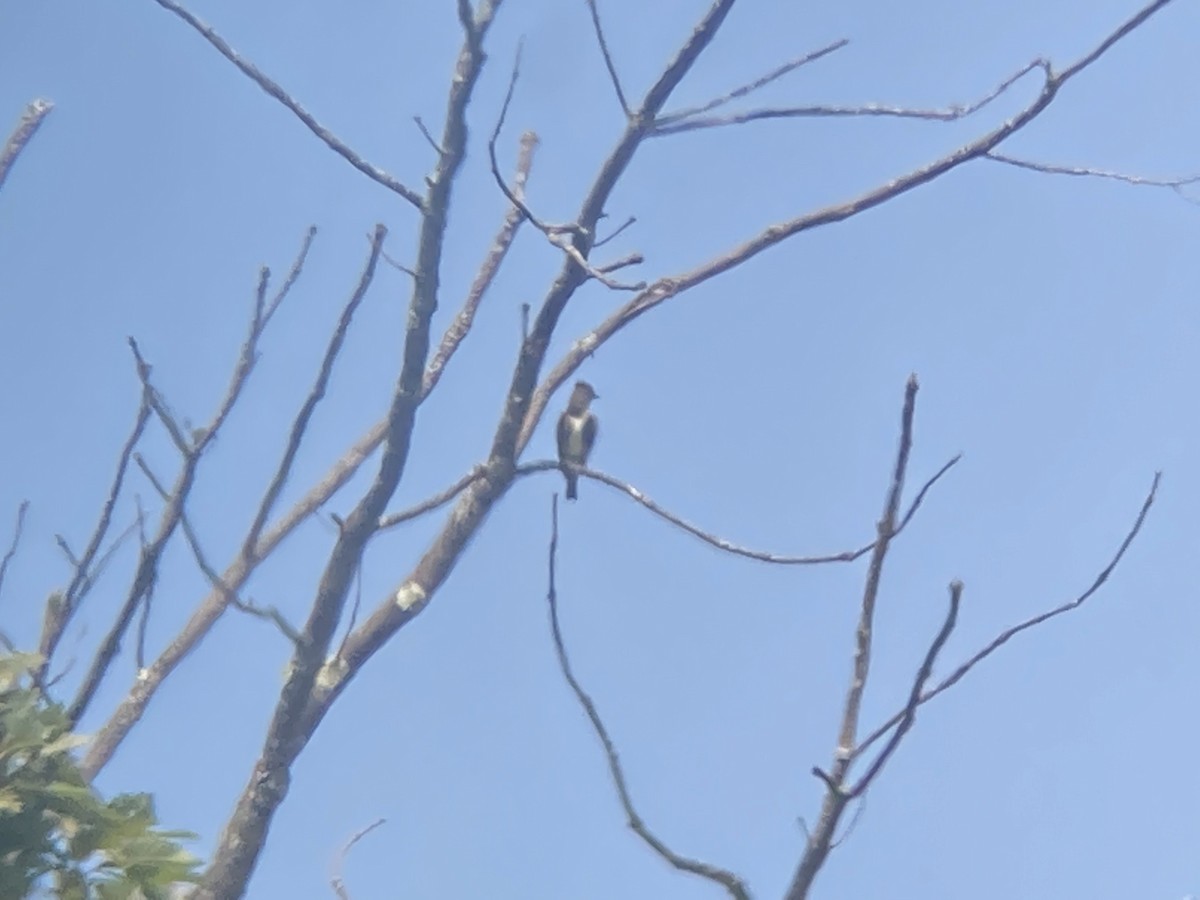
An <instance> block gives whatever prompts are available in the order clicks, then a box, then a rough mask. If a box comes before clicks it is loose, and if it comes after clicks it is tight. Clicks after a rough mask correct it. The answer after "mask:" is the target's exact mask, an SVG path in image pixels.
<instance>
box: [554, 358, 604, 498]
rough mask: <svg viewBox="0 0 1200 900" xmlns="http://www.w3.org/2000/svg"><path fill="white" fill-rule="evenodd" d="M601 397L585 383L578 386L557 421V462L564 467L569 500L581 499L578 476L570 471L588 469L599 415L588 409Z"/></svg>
mask: <svg viewBox="0 0 1200 900" xmlns="http://www.w3.org/2000/svg"><path fill="white" fill-rule="evenodd" d="M599 396H600V395H599V394H597V393H596V391H595V389H594V388H593V387H592V386H591V385H590V384H588V383H587V382H586V381H577V382H575V390H573V391H571V399H570V400H568V401H567V408H566V410H564V412H563V414H562V415H561V416H560V417H559V419H558V461H559V462H560V463H563V477H564V478H565V479H566V480H567V499H568V500H574V499H575V498H576V497H578V496H579V495H578V493H577V491H576V485H577V483H578V481H579V475H578V474H576V473H575V472H573V471H571V468H570V467H571V466H586V465H587V460H588V454H589V453H591V452H592V445H593V444H594V443H596V429H597V427H598V425H597V420H596V414H595V413H593V412H590V411H589V410H588V405H589V404H591V402H592V401H593V400H595V399H596V398H597V397H599Z"/></svg>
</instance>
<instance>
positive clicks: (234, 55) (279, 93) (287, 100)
mask: <svg viewBox="0 0 1200 900" xmlns="http://www.w3.org/2000/svg"><path fill="white" fill-rule="evenodd" d="M154 2H155V3H157V4H158V5H159V6H161V7H162V8H163V9H165V10H168V11H170V12H173V13H175V15H177V16H179V18H181V19H183V21H185V22H187V23H188V25H190V26H191V27H192V28H193V29H194V30H195V31H196V32H198V33H199V35H200V36H201V37H202V38H204V39H205V40H206V41H208V42H209V43H210V44H212V46H213V47H215V48H216V50H217V52H218V53H220V54H221V55H222V56H224V57H225V58H226V59H227V60H229V61H230V62H231V63H233V64H234V65H235V66H237V68H238V69H239V70H240V71H241V72H242V74H243V75H245V76H246V77H248V78H249V79H250V80H251V81H253V82H254V83H255V84H257V85H258V86H259V87H260V88H262V89H263V90H264V91H266V92H267V93H268V94H270V95H271V96H272V97H274V98H275V99H276V100H278V101H279V102H280V103H282V104H283V105H284V106H285V107H286V108H287V109H289V110H290V111H291V112H292V114H293V115H295V116H296V118H297V119H299V120H300V121H301V122H303V123H304V124H305V125H306V126H307V127H308V130H309V131H311V132H312V133H313V134H315V135H316V136H317V138H318V139H320V141H321V142H322V143H323V144H325V146H327V147H328V148H329V149H330V150H332V151H333V152H334V153H336V154H338V155H339V156H340V157H342V159H344V160H346V162H348V163H350V165H352V166H354V168H356V169H358V171H360V172H362V173H363V174H364V175H366V176H367V177H368V178H370V179H371V180H372V181H374V182H375V183H376V184H381V185H383V186H384V187H385V188H387V189H388V190H390V191H394V192H395V193H397V194H399V195H400V196H401V197H403V198H404V199H405V200H407V201H408V202H409V203H411V204H412V205H413V206H414V207H415V208H416V209H417V210H419V211H424V208H425V204H424V201H423V200H422V199H421V195H420V194H418V193H417V192H416V191H414V190H412V189H411V188H408V187H406V186H405V185H403V184H402V183H401V182H399V181H398V180H397V179H396V178H395V177H394V176H392V175H389V174H388V173H387V172H385V171H383V170H382V169H380V168H377V167H376V166H373V165H371V164H370V163H369V162H367V161H366V160H365V159H363V158H362V157H361V156H359V155H358V154H357V153H355V152H354V151H353V150H352V149H350V147H349V146H347V145H346V144H345V143H343V142H342V141H341V140H340V139H339V138H338V137H337V136H336V135H335V134H333V132H331V131H330V130H329V129H328V128H326V127H325V126H324V125H322V124H321V123H320V122H318V121H317V120H316V119H315V118H314V117H313V115H312V113H310V112H309V111H308V110H306V109H305V108H304V107H303V106H301V105H300V104H299V103H298V102H296V100H295V99H294V98H293V97H292V96H291V95H290V94H288V92H287V91H285V90H284V89H283V88H282V87H280V86H279V85H278V84H277V83H276V82H274V81H272V80H271V79H270V78H268V77H267V76H266V75H264V74H263V73H262V72H260V71H259V69H258V67H257V66H255V65H254V63H252V62H250V61H249V60H248V59H246V58H245V57H243V56H241V55H240V54H239V53H238V52H237V51H236V50H234V49H233V48H232V47H231V46H229V44H228V42H227V41H226V40H225V39H224V38H223V37H221V36H220V35H219V34H217V33H216V31H214V30H213V28H212V26H210V25H208V24H207V23H206V22H203V21H202V20H201V19H199V18H198V17H197V16H195V15H194V14H192V13H191V12H189V11H188V10H187V9H185V8H184V7H182V6H180V5H179V4H178V3H176V2H175V0H154Z"/></svg>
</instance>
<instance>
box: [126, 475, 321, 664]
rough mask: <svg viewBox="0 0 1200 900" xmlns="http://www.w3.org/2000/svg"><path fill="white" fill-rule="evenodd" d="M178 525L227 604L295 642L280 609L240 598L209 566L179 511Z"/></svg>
mask: <svg viewBox="0 0 1200 900" xmlns="http://www.w3.org/2000/svg"><path fill="white" fill-rule="evenodd" d="M137 464H138V467H139V468H140V469H141V470H142V472H143V474H145V476H146V478H147V480H148V481H149V482H150V484H151V485H152V486H153V487H154V490H155V491H157V492H158V495H159V496H160V497H161V498H162V499H163V500H166V501H170V499H171V496H170V494H169V493H168V491H167V489H166V488H165V487H164V486H163V483H162V482H161V481H160V480H159V479H158V478H157V477H156V476H155V474H154V472H153V471H152V470H151V469H150V466H149V465H148V464H147V463H146V461H145V460H144V459H142V457H140V456H139V457H137ZM179 527H180V530H182V531H183V536H184V539H185V540H186V541H187V544H188V547H189V548H191V551H192V557H193V558H194V559H195V560H196V566H197V568H199V569H200V572H201V574H203V575H204V577H205V578H207V579H208V583H209V584H210V585H211V586H212V587H213V588H215V589H216V590H218V591H220V592H221V593H222V594H223V595H224V596H225V599H226V601H227V602H228V603H229V604H230V605H232V606H233V607H234V608H236V609H238V610H240V611H241V612H244V613H247V614H249V615H252V616H255V617H256V618H259V619H264V620H266V621H268V622H273V623H274V624H275V627H276V628H278V629H279V630H280V632H282V634H283V636H284V637H286V638H287V639H288V640H289V641H290V642H291V643H292V644H295V643H296V642H297V641H298V640H300V635H299V634H298V633H297V632H296V629H295V628H294V627H293V626H292V624H291V623H290V622H288V620H287V619H285V618H284V616H283V613H281V612H280V611H279V610H278V609H277V608H275V607H274V606H270V607H266V608H263V607H260V606H257V605H255V604H254V603H251V602H250V601H248V600H242V599H241V598H240V597H238V595H237V592H236V591H234V590H232V589H231V588H230V587H229V585H227V584H226V583H225V581H224V579H222V578H221V575H220V573H219V572H217V570H216V569H215V568H213V566H212V564H211V563H210V562H209V561H208V556H207V555H206V554H205V552H204V550H203V548H202V547H201V546H200V538H199V537H197V536H196V529H195V528H193V527H192V523H191V520H190V519H189V517H188V515H187V513H186V512H183V513H181V514H180V516H179ZM143 668H144V664H143V663H142V662H141V656H140V651H139V662H138V669H139V670H141V669H143Z"/></svg>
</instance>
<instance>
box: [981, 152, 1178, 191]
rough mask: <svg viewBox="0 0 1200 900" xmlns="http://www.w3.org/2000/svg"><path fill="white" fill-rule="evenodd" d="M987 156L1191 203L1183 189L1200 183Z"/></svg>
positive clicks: (1017, 165)
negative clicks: (1153, 190) (1165, 192)
mask: <svg viewBox="0 0 1200 900" xmlns="http://www.w3.org/2000/svg"><path fill="white" fill-rule="evenodd" d="M986 155H987V158H988V159H990V160H992V161H993V162H998V163H1003V164H1004V165H1006V166H1012V167H1013V168H1016V169H1026V170H1028V171H1030V172H1040V173H1042V174H1043V175H1070V176H1073V177H1076V178H1102V179H1107V180H1109V181H1119V182H1121V183H1123V184H1132V185H1135V186H1138V187H1163V188H1170V189H1171V190H1173V191H1175V193H1177V194H1179V195H1180V196H1181V197H1183V198H1184V199H1185V200H1189V201H1191V202H1192V203H1195V202H1196V201H1195V200H1193V199H1192V198H1191V197H1189V196H1187V194H1185V193H1184V191H1183V189H1184V188H1185V187H1190V186H1191V185H1193V184H1197V183H1200V174H1196V175H1181V176H1179V177H1177V178H1147V177H1145V176H1142V175H1129V174H1126V173H1124V172H1114V171H1112V170H1111V169H1093V168H1089V167H1086V166H1056V165H1052V164H1050V163H1040V162H1033V161H1032V160H1027V159H1018V158H1016V157H1015V156H1009V155H1007V154H1005V153H997V152H995V151H994V150H993V151H992V152H990V153H988V154H986Z"/></svg>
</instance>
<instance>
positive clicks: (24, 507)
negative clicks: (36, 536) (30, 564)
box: [0, 500, 29, 596]
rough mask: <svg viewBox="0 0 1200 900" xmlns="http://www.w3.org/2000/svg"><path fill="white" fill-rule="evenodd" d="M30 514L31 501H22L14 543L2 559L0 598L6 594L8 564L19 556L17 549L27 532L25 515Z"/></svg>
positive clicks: (14, 530)
mask: <svg viewBox="0 0 1200 900" xmlns="http://www.w3.org/2000/svg"><path fill="white" fill-rule="evenodd" d="M27 512H29V501H28V500H22V501H21V502H20V503H19V504H17V521H16V524H15V525H14V526H13V536H12V541H11V542H10V543H9V545H8V550H6V551H5V553H4V557H3V559H0V596H3V594H4V576H5V575H6V574H7V573H8V564H9V563H10V562H12V561H13V557H15V556H16V555H17V548H18V547H19V546H20V545H21V534H22V532H24V530H25V514H26V513H27Z"/></svg>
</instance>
